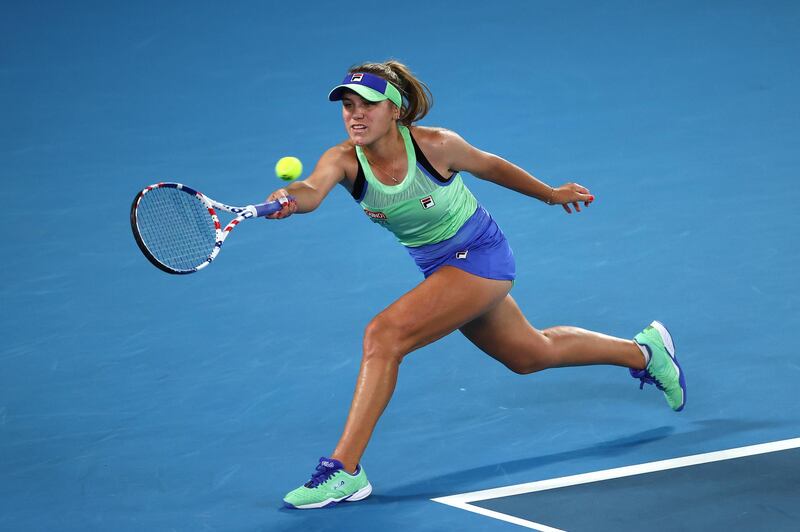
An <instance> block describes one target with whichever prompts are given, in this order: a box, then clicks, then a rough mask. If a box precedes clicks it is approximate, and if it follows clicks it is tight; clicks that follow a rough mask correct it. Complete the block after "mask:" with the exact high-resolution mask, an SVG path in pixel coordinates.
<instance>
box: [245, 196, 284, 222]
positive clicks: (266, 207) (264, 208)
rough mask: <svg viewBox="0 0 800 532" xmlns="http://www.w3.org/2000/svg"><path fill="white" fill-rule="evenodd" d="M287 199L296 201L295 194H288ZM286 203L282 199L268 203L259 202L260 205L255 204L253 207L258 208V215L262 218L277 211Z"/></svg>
mask: <svg viewBox="0 0 800 532" xmlns="http://www.w3.org/2000/svg"><path fill="white" fill-rule="evenodd" d="M286 199H287V200H288V201H294V197H293V196H287V197H286ZM284 203H286V202H284ZM284 203H281V202H280V201H268V202H266V203H259V204H258V205H253V207H255V209H256V217H258V218H260V217H262V216H268V215H270V214H273V213H276V212H278V211H279V210H281V209H282V208H283V205H284Z"/></svg>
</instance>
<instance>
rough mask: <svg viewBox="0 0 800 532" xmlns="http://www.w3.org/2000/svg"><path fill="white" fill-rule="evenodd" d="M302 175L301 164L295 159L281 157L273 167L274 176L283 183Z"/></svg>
mask: <svg viewBox="0 0 800 532" xmlns="http://www.w3.org/2000/svg"><path fill="white" fill-rule="evenodd" d="M302 173H303V163H301V162H300V159H298V158H297V157H281V158H280V159H279V160H278V164H276V165H275V175H277V176H278V177H279V178H281V179H283V180H284V181H292V180H294V179H297V178H298V177H300V174H302Z"/></svg>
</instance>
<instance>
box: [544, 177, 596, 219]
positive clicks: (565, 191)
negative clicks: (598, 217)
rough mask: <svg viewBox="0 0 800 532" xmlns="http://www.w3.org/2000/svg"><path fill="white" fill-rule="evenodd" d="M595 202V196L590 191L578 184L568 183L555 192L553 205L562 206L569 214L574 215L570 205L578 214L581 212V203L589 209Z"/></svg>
mask: <svg viewBox="0 0 800 532" xmlns="http://www.w3.org/2000/svg"><path fill="white" fill-rule="evenodd" d="M593 201H594V196H593V195H592V193H591V192H589V189H588V188H586V187H584V186H583V185H579V184H578V183H567V184H565V185H561V186H560V187H558V188H556V189H555V190H554V191H553V199H552V203H553V204H554V205H555V204H558V205H561V206H562V207H564V210H565V211H567V214H572V209H571V208H570V205H572V207H573V208H574V209H575V211H576V212H581V203H583V205H584V207H588V206H589V204H590V203H591V202H593Z"/></svg>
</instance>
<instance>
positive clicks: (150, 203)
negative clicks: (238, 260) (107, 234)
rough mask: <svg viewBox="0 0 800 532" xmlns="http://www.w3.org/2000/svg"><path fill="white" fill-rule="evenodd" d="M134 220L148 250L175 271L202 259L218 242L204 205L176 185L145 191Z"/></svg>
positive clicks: (188, 268) (191, 266) (183, 269)
mask: <svg viewBox="0 0 800 532" xmlns="http://www.w3.org/2000/svg"><path fill="white" fill-rule="evenodd" d="M136 222H137V225H138V227H139V234H140V236H141V238H142V241H143V242H144V244H145V246H147V249H148V250H149V251H150V253H152V254H153V256H154V257H155V258H156V259H157V260H158V261H159V262H161V263H162V264H164V265H166V266H168V267H169V268H172V269H174V270H178V271H187V270H192V269H194V268H196V267H197V266H199V265H201V264H202V263H204V262H205V261H206V260H207V259H208V257H209V256H210V255H211V252H212V251H213V249H214V246H215V245H216V242H217V237H216V231H215V228H214V220H213V219H212V218H211V215H210V214H209V212H208V209H207V208H206V206H205V205H204V204H203V203H202V202H201V201H200V200H199V199H197V197H196V196H193V195H190V194H188V193H186V192H184V191H181V190H178V189H176V188H164V187H160V188H154V189H152V190H150V191H149V192H147V193H146V194H144V195H143V196H142V198H141V201H140V202H139V205H138V206H137V208H136Z"/></svg>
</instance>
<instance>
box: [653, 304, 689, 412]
mask: <svg viewBox="0 0 800 532" xmlns="http://www.w3.org/2000/svg"><path fill="white" fill-rule="evenodd" d="M650 326H651V327H653V328H654V329H655V330H657V331H658V334H659V335H660V336H661V341H662V342H664V348H665V349H666V350H667V354H668V355H669V357H670V358H671V359H672V363H673V364H675V368H676V369H677V371H678V383H679V384H680V386H681V390H682V391H683V402H682V403H681V406H679V407H678V408H676V409H675V412H680V411H681V410H683V407H684V406H686V377H685V376H684V374H683V368H681V365H680V363H679V362H678V357H677V356H675V342H674V341H673V340H672V335H671V334H670V333H669V331H668V330H667V327H666V326H665V325H664V324H663V323H661V322H660V321H657V320H656V321H654V322H653V323H651V324H650Z"/></svg>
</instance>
